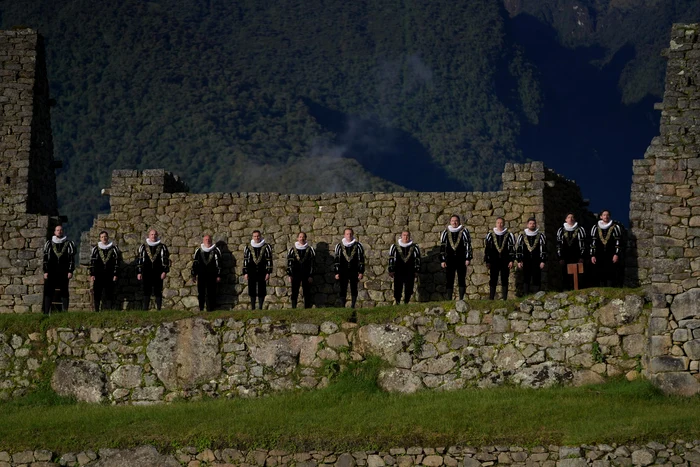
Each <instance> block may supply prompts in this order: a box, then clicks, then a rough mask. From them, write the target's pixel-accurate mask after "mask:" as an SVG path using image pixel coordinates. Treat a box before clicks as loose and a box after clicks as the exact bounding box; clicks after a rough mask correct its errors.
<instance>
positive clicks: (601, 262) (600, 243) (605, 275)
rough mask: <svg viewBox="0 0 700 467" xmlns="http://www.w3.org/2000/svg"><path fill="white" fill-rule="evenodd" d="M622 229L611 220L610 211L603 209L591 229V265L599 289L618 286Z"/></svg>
mask: <svg viewBox="0 0 700 467" xmlns="http://www.w3.org/2000/svg"><path fill="white" fill-rule="evenodd" d="M621 240H622V228H621V227H620V224H618V223H617V222H615V221H614V220H612V218H611V216H610V211H609V210H607V209H604V210H603V211H602V212H601V213H600V220H599V221H598V223H597V224H595V225H594V226H593V227H592V228H591V263H593V264H594V265H595V271H596V273H595V275H596V277H597V280H598V285H599V286H601V287H614V286H616V285H618V283H619V282H620V281H619V277H618V275H620V270H621V268H620V266H621V264H620V256H621V253H622V252H621V251H620V249H621Z"/></svg>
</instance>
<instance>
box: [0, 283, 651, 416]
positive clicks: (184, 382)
mask: <svg viewBox="0 0 700 467" xmlns="http://www.w3.org/2000/svg"><path fill="white" fill-rule="evenodd" d="M540 294H543V293H540ZM643 303H644V300H643V298H642V297H640V296H637V295H629V296H627V297H626V298H625V299H624V300H621V299H615V300H608V299H604V298H603V297H602V296H601V295H600V294H599V293H598V292H597V291H595V290H593V291H590V292H589V293H570V294H566V293H561V294H551V295H549V296H546V297H542V296H539V295H538V296H536V298H534V299H528V300H525V301H524V302H522V303H521V304H520V305H519V306H518V307H516V308H510V309H509V308H496V309H493V310H491V309H487V310H479V309H470V308H469V305H468V304H467V303H466V302H461V301H459V302H457V304H456V309H454V310H447V311H446V310H444V309H443V308H427V309H425V310H424V311H422V312H416V313H413V314H409V315H406V316H402V317H400V318H397V319H395V320H394V321H393V323H390V324H368V325H365V326H361V327H358V326H357V325H356V324H353V323H343V324H341V325H338V324H336V323H333V322H323V323H320V324H316V323H308V322H307V323H288V322H283V321H278V322H272V321H271V320H270V319H269V318H266V317H261V318H259V319H249V320H247V321H241V320H236V319H233V318H228V319H223V318H219V319H213V320H206V319H202V318H191V319H183V320H179V321H175V322H170V323H167V322H166V323H163V324H161V325H157V326H155V325H151V326H141V327H133V326H123V327H121V326H118V327H112V328H79V329H69V328H58V329H56V328H54V329H49V330H48V331H47V332H46V334H45V335H40V334H36V333H35V334H30V335H27V336H20V335H7V334H2V333H0V381H1V382H2V383H1V384H0V399H2V398H5V399H6V398H11V397H15V396H18V395H21V394H23V393H24V392H26V391H27V390H28V389H29V388H31V387H33V386H34V385H36V383H37V380H38V378H39V367H40V366H41V365H42V364H53V363H55V371H54V373H53V377H52V386H53V387H54V389H55V390H56V391H57V392H58V393H60V394H66V395H72V396H75V397H77V398H78V399H80V400H85V401H89V402H102V401H109V402H112V403H118V404H151V403H156V402H161V401H170V400H172V399H174V398H184V399H189V398H193V397H200V396H203V395H206V396H210V397H253V396H258V395H262V394H268V393H271V392H275V391H280V390H289V389H295V388H307V389H310V388H318V387H323V386H325V385H326V384H327V383H328V378H329V377H332V375H334V374H335V373H337V372H338V371H339V370H340V369H341V368H342V367H343V366H344V365H346V364H347V363H348V362H350V361H363V360H364V359H366V358H367V357H369V356H370V355H375V356H378V357H380V358H381V359H382V360H385V361H386V362H388V365H389V366H388V368H386V369H385V370H384V371H383V372H382V373H381V375H380V381H379V384H380V385H381V386H382V387H383V388H384V389H386V390H388V391H395V392H414V391H417V390H420V389H443V390H453V389H460V388H464V387H492V386H498V385H502V384H514V385H520V386H525V387H548V386H552V385H555V384H564V385H568V384H575V385H579V384H589V383H598V382H603V381H604V379H605V378H606V377H610V376H618V375H626V376H627V377H628V378H636V377H638V376H640V373H641V372H642V370H643V361H642V360H643V356H644V355H645V353H646V342H647V340H646V338H645V332H646V324H647V322H648V312H647V310H645V309H644V308H643ZM511 307H512V305H511Z"/></svg>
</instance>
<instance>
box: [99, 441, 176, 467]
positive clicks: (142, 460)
mask: <svg viewBox="0 0 700 467" xmlns="http://www.w3.org/2000/svg"><path fill="white" fill-rule="evenodd" d="M86 465H87V467H153V466H159V467H180V463H179V462H178V461H177V460H176V459H175V458H174V457H172V456H166V455H161V454H160V453H159V452H158V451H157V450H156V448H154V447H153V446H142V447H139V448H136V449H133V450H131V449H125V450H115V451H113V452H111V453H110V455H109V456H107V457H105V458H104V459H102V458H100V459H98V460H96V461H94V462H90V463H89V464H86Z"/></svg>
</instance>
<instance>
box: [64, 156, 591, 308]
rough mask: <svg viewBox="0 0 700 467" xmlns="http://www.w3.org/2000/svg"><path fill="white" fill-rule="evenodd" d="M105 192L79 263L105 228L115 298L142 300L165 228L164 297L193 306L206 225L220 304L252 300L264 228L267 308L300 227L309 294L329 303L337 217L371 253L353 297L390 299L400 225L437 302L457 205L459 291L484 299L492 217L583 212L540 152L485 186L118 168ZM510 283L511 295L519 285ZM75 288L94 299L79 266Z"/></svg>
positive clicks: (281, 292)
mask: <svg viewBox="0 0 700 467" xmlns="http://www.w3.org/2000/svg"><path fill="white" fill-rule="evenodd" d="M106 191H107V193H108V194H109V197H110V206H111V212H110V213H109V214H107V215H100V216H98V217H97V219H96V220H95V223H94V226H93V228H92V229H91V230H90V232H89V233H87V234H86V235H84V236H83V240H84V241H83V245H84V248H83V250H82V252H81V261H82V262H83V263H84V264H85V263H86V262H87V258H88V257H89V256H88V254H89V253H88V251H89V250H88V249H87V247H88V244H89V243H92V244H94V243H96V239H97V237H98V234H99V232H100V231H101V230H107V231H108V232H110V235H111V237H112V238H113V239H114V240H115V242H116V243H117V244H118V245H119V246H120V247H121V249H122V251H123V252H124V260H125V264H126V267H125V268H123V274H122V276H121V277H120V281H119V284H120V285H119V289H120V297H119V303H120V306H122V307H127V308H130V307H133V306H134V305H135V304H139V303H140V299H139V298H138V297H139V296H140V293H141V292H140V288H139V286H138V284H137V283H136V281H135V277H136V273H135V259H136V258H135V255H136V251H137V249H138V246H139V245H140V244H141V243H142V242H143V241H144V238H145V237H146V234H147V230H148V229H149V228H156V229H157V230H158V231H159V232H160V233H161V238H162V239H163V241H164V243H166V244H167V245H168V247H169V249H170V252H171V260H172V267H171V272H170V274H169V276H168V278H167V279H166V284H165V290H164V297H165V302H164V306H166V307H168V308H175V309H196V308H197V298H196V287H195V285H194V284H193V283H192V282H191V280H190V272H189V271H190V266H191V262H192V255H193V253H194V250H195V249H196V248H197V246H199V244H200V243H201V239H202V236H203V234H204V233H209V234H211V235H213V237H214V241H215V242H216V243H217V245H218V246H219V247H220V248H221V250H222V252H223V254H224V269H225V272H226V275H225V278H224V280H223V282H222V284H221V286H220V292H221V297H220V306H221V307H223V308H245V307H247V306H248V303H249V301H248V298H247V288H246V287H247V284H246V283H245V282H244V281H243V278H242V277H240V276H239V275H240V271H241V267H242V260H243V249H244V247H245V245H246V244H247V243H248V242H249V241H250V237H251V232H252V230H253V229H260V230H262V232H263V234H264V236H265V238H266V240H267V242H268V243H270V244H271V245H272V247H273V251H274V263H275V269H274V273H273V274H272V277H271V278H270V282H269V288H268V294H269V295H268V298H267V300H266V304H267V306H269V307H271V308H282V307H285V306H289V303H290V298H289V295H290V290H289V289H290V286H289V283H288V282H287V280H286V253H287V251H288V249H289V248H290V247H291V245H293V243H294V241H295V240H296V236H297V233H298V232H299V231H300V230H303V231H306V232H307V233H308V236H309V239H310V242H311V243H312V244H313V245H314V246H315V247H316V251H317V260H316V268H315V269H316V274H315V276H314V290H315V292H316V295H315V304H316V305H317V306H334V305H335V304H336V296H337V292H336V291H335V288H334V287H335V281H334V278H333V275H332V272H331V270H332V262H333V258H332V255H333V249H334V248H335V245H336V244H337V243H338V242H339V241H340V239H341V238H342V235H343V229H344V227H345V226H350V227H353V228H354V229H355V233H356V236H357V237H358V238H359V239H360V241H361V242H362V243H363V245H364V246H365V249H366V256H367V268H366V274H365V278H364V279H363V280H362V282H361V284H360V295H359V302H358V303H359V304H360V306H364V307H368V306H374V305H381V304H389V303H392V302H393V293H392V283H391V280H390V278H389V276H388V274H387V263H388V251H389V247H390V245H391V244H392V243H394V242H396V239H397V237H398V235H399V234H400V232H401V230H402V229H404V228H408V229H410V230H411V232H412V234H413V239H414V241H415V242H416V243H417V244H419V245H420V247H421V249H422V251H423V256H424V259H423V263H424V264H423V270H422V272H421V274H420V277H419V281H418V285H417V297H416V299H417V300H420V301H431V300H432V301H434V300H441V299H443V294H444V289H445V287H444V273H443V272H442V270H441V268H440V263H439V247H440V241H439V236H440V232H442V230H443V229H444V228H445V226H446V225H447V224H448V222H449V218H450V216H451V215H452V214H453V213H457V214H459V215H461V216H462V218H463V219H464V220H465V224H466V225H467V226H468V228H469V230H470V233H471V236H472V242H473V245H474V258H475V260H474V262H473V266H470V267H469V269H468V271H469V272H468V274H469V277H468V281H467V286H468V287H467V295H468V297H469V298H480V297H484V296H485V295H487V294H488V271H487V269H486V266H485V265H484V263H483V254H484V253H483V238H484V237H485V236H486V233H487V232H488V231H489V230H490V229H491V228H492V227H493V226H494V225H495V220H496V217H498V216H503V217H505V219H506V222H507V225H508V226H509V227H510V229H511V230H512V231H514V232H516V234H517V232H518V231H520V230H521V229H522V228H523V226H524V224H525V221H526V220H527V218H528V217H530V216H532V215H535V216H537V218H538V221H539V224H540V228H541V229H544V230H545V231H546V232H547V234H548V236H549V238H550V239H552V241H553V240H554V238H555V234H556V230H557V228H558V227H559V225H560V221H561V220H562V219H563V218H564V217H565V213H566V211H567V210H574V211H585V207H584V201H583V199H582V197H581V192H580V189H579V188H578V186H576V184H575V183H573V182H571V181H568V180H566V179H564V178H563V177H561V176H559V175H557V174H555V173H554V172H552V171H551V170H548V169H546V168H545V167H544V165H543V164H542V163H541V162H533V163H527V164H506V167H505V171H504V173H503V189H502V190H501V191H497V192H485V193H481V192H475V193H411V192H406V193H325V194H320V195H286V194H279V193H206V194H191V193H187V187H186V185H185V184H184V183H183V182H182V181H180V180H179V179H178V178H177V177H175V176H173V175H171V174H169V173H167V172H165V171H163V170H145V171H135V170H117V171H114V172H113V173H112V184H111V187H110V188H109V189H108V190H106ZM550 247H551V251H550V258H552V261H551V264H550V265H549V271H550V272H553V273H550V274H549V282H550V284H551V285H552V286H554V285H555V284H556V283H557V281H559V280H560V277H559V268H558V266H557V265H556V261H555V260H554V254H553V253H554V250H553V243H550ZM513 282H515V281H511V283H513ZM511 288H512V289H513V291H512V292H511V293H514V290H515V285H513V286H512V287H511ZM71 294H72V295H71V300H72V303H75V304H76V305H75V306H76V307H78V308H82V309H90V298H89V281H88V277H87V271H86V268H85V267H83V268H80V269H79V270H78V272H77V273H76V278H75V280H74V281H72V290H71Z"/></svg>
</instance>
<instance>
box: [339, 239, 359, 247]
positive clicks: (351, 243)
mask: <svg viewBox="0 0 700 467" xmlns="http://www.w3.org/2000/svg"><path fill="white" fill-rule="evenodd" d="M341 241H342V242H343V246H353V245H354V244H355V242H357V239H356V238H354V237H353V239H352V241H351V242H348V241H347V240H345V237H343V239H342V240H341Z"/></svg>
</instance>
